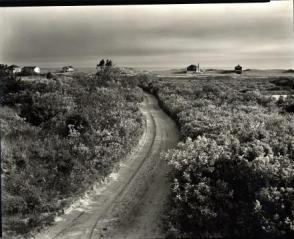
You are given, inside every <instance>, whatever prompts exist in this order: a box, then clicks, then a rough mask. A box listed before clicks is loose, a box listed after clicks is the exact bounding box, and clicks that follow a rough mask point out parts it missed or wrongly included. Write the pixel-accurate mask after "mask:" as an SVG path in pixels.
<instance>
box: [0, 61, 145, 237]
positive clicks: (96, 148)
mask: <svg viewBox="0 0 294 239" xmlns="http://www.w3.org/2000/svg"><path fill="white" fill-rule="evenodd" d="M7 77H8V76H5V77H4V76H3V77H1V84H5V85H7V88H6V89H8V90H5V92H3V94H2V97H1V103H2V106H1V108H0V120H1V134H2V142H1V143H2V171H3V173H2V175H3V182H4V183H3V187H2V190H3V194H2V195H3V210H2V215H3V223H4V224H3V231H4V232H5V233H6V234H5V237H10V238H12V237H14V236H16V235H22V237H25V236H29V235H30V234H29V233H30V231H31V230H32V229H33V228H35V227H37V226H40V225H44V224H46V223H51V222H52V221H53V218H54V216H55V215H56V214H57V213H60V212H61V211H62V209H63V208H64V207H65V206H66V205H67V204H68V203H70V202H71V201H72V200H73V199H74V198H76V197H77V196H79V195H81V194H82V193H83V192H84V191H85V190H86V189H87V188H88V187H89V186H90V185H92V184H93V183H94V182H95V181H99V180H102V179H104V178H105V177H106V176H107V175H108V174H109V173H110V172H112V171H113V169H114V167H115V166H116V165H117V163H118V162H119V160H122V159H123V158H124V157H125V156H126V155H127V153H128V152H129V151H130V150H131V148H132V147H133V146H134V144H136V143H137V140H138V138H139V137H140V135H141V133H142V124H143V118H142V114H141V112H140V110H139V103H140V102H141V101H142V99H143V92H142V90H141V89H140V88H138V87H137V86H136V84H135V83H134V82H133V80H130V79H128V78H127V77H125V76H122V75H121V74H120V71H119V69H116V68H114V67H108V68H105V69H103V70H102V71H100V72H99V73H97V75H86V74H83V73H75V74H73V76H72V78H68V77H67V78H66V79H65V78H62V76H60V77H56V78H52V79H48V80H46V79H45V80H42V81H38V80H34V81H25V82H24V81H16V80H15V79H14V78H10V77H9V80H11V81H12V83H11V82H10V81H9V82H8V81H7V79H8V78H7ZM11 77H13V76H11ZM7 83H9V84H7ZM15 84H16V85H17V87H16V86H15ZM9 89H10V90H9Z"/></svg>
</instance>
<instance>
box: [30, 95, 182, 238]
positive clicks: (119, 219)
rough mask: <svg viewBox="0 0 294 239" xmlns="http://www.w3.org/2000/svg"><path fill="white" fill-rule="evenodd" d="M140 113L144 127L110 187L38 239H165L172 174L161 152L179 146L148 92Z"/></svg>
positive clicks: (102, 188) (169, 121) (173, 129)
mask: <svg viewBox="0 0 294 239" xmlns="http://www.w3.org/2000/svg"><path fill="white" fill-rule="evenodd" d="M140 109H141V111H142V113H143V115H144V117H145V119H146V124H145V129H144V133H143V135H142V137H141V139H140V141H139V143H138V145H137V147H136V148H135V150H134V152H132V153H131V154H130V156H129V157H128V159H127V160H126V161H124V162H123V163H121V165H120V169H119V170H118V172H117V173H115V174H111V175H110V177H109V180H108V182H107V183H105V184H104V185H101V186H100V187H98V188H96V190H93V192H92V193H91V194H89V195H88V196H87V198H86V199H82V200H81V202H80V203H79V204H77V205H76V206H73V207H72V208H71V210H68V211H67V212H66V213H65V214H64V215H62V216H61V217H59V218H57V220H56V222H55V223H54V225H53V226H51V227H49V228H48V229H46V230H44V231H43V232H41V233H39V234H38V235H36V237H35V238H36V239H46V238H50V239H53V238H54V239H69V238H70V239H94V238H163V237H164V231H163V225H162V220H161V216H162V213H163V210H164V206H165V205H166V200H167V196H168V193H169V182H168V179H167V173H168V171H169V169H168V166H167V164H166V162H164V161H162V160H160V153H161V152H163V151H166V150H167V149H169V148H171V147H174V146H175V145H176V144H177V142H178V131H177V128H176V125H175V123H174V121H172V119H171V118H169V117H168V116H167V115H166V114H165V113H164V112H163V111H162V110H161V108H160V107H159V106H158V102H157V100H156V98H155V97H154V96H153V95H151V94H148V93H144V102H143V103H141V106H140Z"/></svg>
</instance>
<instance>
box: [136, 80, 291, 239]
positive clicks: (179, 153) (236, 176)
mask: <svg viewBox="0 0 294 239" xmlns="http://www.w3.org/2000/svg"><path fill="white" fill-rule="evenodd" d="M273 80H274V79H246V80H234V79H229V78H228V79H226V80H224V79H223V78H222V79H219V80H218V79H216V78H213V79H211V78H209V77H207V78H206V79H198V80H197V79H196V80H179V79H178V80H177V81H176V80H175V81H172V80H160V79H159V80H157V79H155V78H152V77H151V78H150V77H149V78H148V77H145V78H144V79H143V78H142V82H141V84H142V85H145V87H147V88H149V90H150V91H151V92H153V93H154V94H155V95H157V97H158V99H159V101H160V103H161V105H162V106H163V107H164V108H165V110H166V111H168V112H169V113H170V115H171V116H172V117H174V119H175V120H176V121H177V122H178V125H179V127H180V133H181V139H182V142H181V143H180V144H179V145H178V147H177V148H176V149H173V150H170V151H169V152H168V153H167V154H165V155H164V158H165V159H166V160H167V161H168V162H169V164H170V165H171V167H172V168H173V171H172V174H171V180H172V186H171V196H170V207H169V210H168V216H167V218H168V220H167V224H168V229H167V230H168V235H169V236H170V237H171V238H175V237H176V238H195V237H196V238H199V237H206V238H207V237H260V238H277V237H288V238H289V237H293V235H294V117H293V113H292V112H293V111H292V108H291V107H292V104H293V97H291V96H288V97H287V98H280V99H279V100H278V101H276V100H273V99H272V98H271V97H268V96H269V95H271V94H272V93H271V88H272V87H273V83H272V82H273ZM276 80H278V81H279V82H280V81H281V80H282V82H283V83H282V85H283V91H285V90H287V92H288V95H291V94H292V92H293V91H292V88H291V85H289V84H288V83H289V82H292V80H293V79H287V80H286V81H285V79H276ZM284 82H287V83H284ZM274 83H276V81H274ZM285 84H287V86H288V87H285Z"/></svg>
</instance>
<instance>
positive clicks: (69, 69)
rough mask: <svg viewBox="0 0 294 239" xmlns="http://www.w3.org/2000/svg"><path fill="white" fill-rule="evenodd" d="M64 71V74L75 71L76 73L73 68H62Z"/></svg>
mask: <svg viewBox="0 0 294 239" xmlns="http://www.w3.org/2000/svg"><path fill="white" fill-rule="evenodd" d="M62 71H63V72H73V71H75V69H74V68H73V67H72V66H64V67H63V68H62Z"/></svg>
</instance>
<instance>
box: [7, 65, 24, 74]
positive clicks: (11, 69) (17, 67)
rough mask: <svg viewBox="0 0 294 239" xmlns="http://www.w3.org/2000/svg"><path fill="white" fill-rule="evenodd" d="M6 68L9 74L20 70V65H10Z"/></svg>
mask: <svg viewBox="0 0 294 239" xmlns="http://www.w3.org/2000/svg"><path fill="white" fill-rule="evenodd" d="M8 70H9V72H10V73H11V74H17V73H20V72H21V67H19V66H17V65H11V66H9V67H8Z"/></svg>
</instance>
